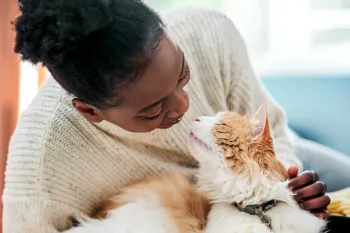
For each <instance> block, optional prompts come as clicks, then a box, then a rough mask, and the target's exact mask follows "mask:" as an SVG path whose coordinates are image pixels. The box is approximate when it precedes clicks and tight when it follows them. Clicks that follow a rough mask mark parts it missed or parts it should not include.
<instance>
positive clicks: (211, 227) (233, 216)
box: [204, 203, 325, 233]
mask: <svg viewBox="0 0 350 233" xmlns="http://www.w3.org/2000/svg"><path fill="white" fill-rule="evenodd" d="M265 214H266V215H268V216H269V217H270V218H271V220H272V222H271V223H272V229H269V228H268V227H267V226H266V225H264V224H263V223H262V222H261V220H260V219H259V217H258V216H255V215H249V214H246V213H243V212H240V211H239V210H238V209H237V208H233V207H232V206H230V205H228V204H224V203H218V204H214V205H213V206H212V209H211V212H210V213H209V217H208V224H207V226H206V229H205V231H204V233H214V232H225V233H318V232H321V231H322V229H323V228H324V225H325V223H324V221H322V220H320V219H318V218H316V217H315V216H313V215H312V214H311V213H308V212H306V211H303V210H301V209H299V208H298V207H292V206H289V205H288V204H285V203H279V204H278V205H277V206H276V207H274V208H272V209H271V210H269V211H268V212H266V213H265Z"/></svg>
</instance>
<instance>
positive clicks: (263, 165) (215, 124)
mask: <svg viewBox="0 0 350 233" xmlns="http://www.w3.org/2000/svg"><path fill="white" fill-rule="evenodd" d="M189 148H190V151H191V154H192V156H193V157H195V158H196V159H197V160H198V161H199V163H200V179H202V182H207V183H208V184H209V183H210V182H212V183H213V185H211V186H210V185H208V186H210V187H208V188H209V189H215V185H218V186H221V185H223V186H225V185H227V187H226V189H233V187H232V186H236V187H235V188H237V186H242V187H241V189H242V192H243V190H247V192H249V190H250V191H251V192H256V191H257V190H255V189H257V188H261V187H260V186H263V185H264V184H263V183H264V182H265V183H266V184H265V186H266V185H267V186H268V185H269V184H274V183H281V182H282V181H285V180H286V179H287V171H286V169H285V168H284V167H283V165H282V164H281V163H280V162H279V161H278V160H277V158H276V156H275V152H274V146H273V138H272V136H271V133H270V129H269V122H268V117H267V111H266V107H265V106H264V105H263V106H261V107H260V108H259V109H258V110H257V111H256V113H255V114H254V116H250V117H249V116H242V115H239V114H237V113H235V112H220V113H218V114H217V115H216V116H214V117H208V116H206V117H198V118H197V119H196V120H195V121H194V122H193V123H192V125H191V132H190V139H189ZM222 188H223V189H225V187H222ZM238 188H240V187H238ZM265 188H266V187H265ZM208 191H209V192H210V190H208ZM227 191H229V190H227ZM242 195H243V196H244V195H249V194H248V193H246V194H242Z"/></svg>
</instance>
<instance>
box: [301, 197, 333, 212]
mask: <svg viewBox="0 0 350 233" xmlns="http://www.w3.org/2000/svg"><path fill="white" fill-rule="evenodd" d="M330 202H331V199H330V198H329V196H327V195H324V196H321V197H316V198H313V199H310V200H307V201H305V202H302V203H299V205H300V207H301V208H302V209H304V210H316V209H325V208H327V206H328V205H329V203H330Z"/></svg>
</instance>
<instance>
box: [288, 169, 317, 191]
mask: <svg viewBox="0 0 350 233" xmlns="http://www.w3.org/2000/svg"><path fill="white" fill-rule="evenodd" d="M319 179H320V178H319V176H318V175H317V173H316V172H314V171H306V172H303V173H301V174H300V175H299V176H298V177H295V178H293V179H291V180H290V182H289V185H288V187H289V188H291V189H292V190H295V189H299V188H303V187H305V186H306V185H308V184H312V183H315V182H316V181H318V180H319Z"/></svg>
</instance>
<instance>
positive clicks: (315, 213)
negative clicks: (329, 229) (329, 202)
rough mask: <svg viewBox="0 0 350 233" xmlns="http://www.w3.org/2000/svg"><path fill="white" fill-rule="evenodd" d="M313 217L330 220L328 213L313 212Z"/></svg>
mask: <svg viewBox="0 0 350 233" xmlns="http://www.w3.org/2000/svg"><path fill="white" fill-rule="evenodd" d="M312 214H313V215H315V216H316V217H318V218H320V219H324V220H326V219H328V218H329V216H330V214H329V212H328V211H322V212H312Z"/></svg>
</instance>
